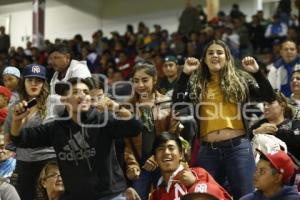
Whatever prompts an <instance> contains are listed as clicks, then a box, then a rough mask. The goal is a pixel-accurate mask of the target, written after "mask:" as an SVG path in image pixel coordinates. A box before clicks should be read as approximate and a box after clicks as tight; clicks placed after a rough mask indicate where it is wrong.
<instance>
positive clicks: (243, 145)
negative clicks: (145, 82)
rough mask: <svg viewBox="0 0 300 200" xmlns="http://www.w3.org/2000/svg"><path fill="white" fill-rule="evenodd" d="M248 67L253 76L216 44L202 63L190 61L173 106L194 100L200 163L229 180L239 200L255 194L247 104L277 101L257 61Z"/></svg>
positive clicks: (207, 50) (221, 180)
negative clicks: (253, 192) (259, 101)
mask: <svg viewBox="0 0 300 200" xmlns="http://www.w3.org/2000/svg"><path fill="white" fill-rule="evenodd" d="M242 65H243V67H244V70H245V71H247V72H248V73H247V72H245V71H242V70H239V69H237V68H236V67H235V64H234V60H233V59H232V56H231V53H230V50H229V48H228V47H227V45H226V44H225V43H224V42H223V41H220V40H213V41H211V42H210V43H209V44H208V45H207V47H206V48H205V49H204V54H203V57H202V59H201V61H199V60H198V59H196V58H188V59H187V60H186V61H185V64H184V68H183V73H182V74H181V76H180V78H179V81H178V85H177V86H176V88H175V90H174V94H173V103H179V102H180V103H182V102H184V101H188V102H192V103H193V104H194V105H195V114H196V117H197V120H198V123H199V126H200V140H201V147H200V151H199V154H198V161H197V164H198V165H199V166H201V167H203V168H205V169H206V170H207V171H209V173H211V175H212V176H213V177H214V178H215V179H216V180H217V181H218V182H219V183H220V184H224V183H225V182H227V181H228V184H229V191H231V193H232V195H233V197H234V198H235V199H239V198H240V197H241V196H243V195H244V194H247V193H249V192H252V191H253V189H254V188H253V184H252V176H253V173H254V171H255V163H254V159H253V155H252V150H251V146H250V143H249V140H248V137H247V135H246V132H247V131H246V130H247V128H248V127H247V122H246V115H245V113H246V110H245V109H244V108H245V103H247V102H248V101H249V100H250V98H251V99H252V98H256V99H259V100H263V101H267V102H272V101H273V100H274V99H275V95H274V92H273V90H272V87H271V85H270V83H269V82H268V81H267V79H266V78H265V77H264V76H263V74H262V73H261V72H260V71H259V67H258V65H257V63H256V61H255V59H254V58H252V57H245V58H244V59H243V60H242ZM249 73H250V74H251V75H252V76H251V75H250V74H249ZM175 108H176V107H175Z"/></svg>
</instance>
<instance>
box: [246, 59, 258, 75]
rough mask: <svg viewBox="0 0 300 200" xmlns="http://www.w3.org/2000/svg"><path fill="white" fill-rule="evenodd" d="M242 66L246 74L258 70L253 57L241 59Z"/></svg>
mask: <svg viewBox="0 0 300 200" xmlns="http://www.w3.org/2000/svg"><path fill="white" fill-rule="evenodd" d="M242 65H243V67H244V69H245V70H246V71H247V72H250V73H255V72H257V71H258V70H259V66H258V64H257V62H256V60H255V59H254V58H253V57H250V56H247V57H245V58H243V60H242Z"/></svg>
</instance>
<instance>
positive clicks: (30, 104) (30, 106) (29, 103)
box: [26, 98, 37, 109]
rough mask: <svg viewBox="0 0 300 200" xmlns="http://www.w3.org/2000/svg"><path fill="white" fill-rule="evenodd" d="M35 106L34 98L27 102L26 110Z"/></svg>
mask: <svg viewBox="0 0 300 200" xmlns="http://www.w3.org/2000/svg"><path fill="white" fill-rule="evenodd" d="M36 104H37V100H36V98H33V99H31V100H30V101H28V102H27V106H26V109H29V108H32V107H33V106H35V105H36Z"/></svg>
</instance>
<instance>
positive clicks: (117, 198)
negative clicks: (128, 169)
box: [98, 193, 126, 200]
mask: <svg viewBox="0 0 300 200" xmlns="http://www.w3.org/2000/svg"><path fill="white" fill-rule="evenodd" d="M98 200H126V197H125V195H124V193H120V194H116V195H109V196H105V197H101V198H100V199H98Z"/></svg>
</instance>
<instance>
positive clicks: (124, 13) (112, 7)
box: [0, 0, 258, 46]
mask: <svg viewBox="0 0 300 200" xmlns="http://www.w3.org/2000/svg"><path fill="white" fill-rule="evenodd" d="M257 1H258V0H254V1H248V0H240V1H239V4H240V8H241V10H242V11H243V12H244V13H246V14H247V15H249V16H251V15H252V14H254V13H255V12H256V2H257ZM183 2H184V0H103V1H100V0H87V1H82V0H47V1H46V13H45V20H46V22H45V38H47V39H50V40H51V41H54V39H55V38H66V39H69V38H72V37H73V36H74V35H75V34H76V33H81V34H82V36H83V38H84V39H85V40H90V39H91V34H92V33H93V32H94V31H95V30H98V29H102V30H103V31H104V33H105V34H106V35H109V33H110V32H111V31H115V30H117V31H119V32H120V33H124V31H125V28H126V24H133V25H135V27H136V25H137V23H138V22H139V21H144V22H145V23H146V25H148V26H149V27H150V28H151V29H150V30H153V27H152V25H153V24H156V23H158V24H161V25H162V27H164V28H167V29H168V30H169V31H171V32H172V31H175V30H176V29H177V26H178V18H179V16H180V14H181V11H182V9H183V7H184V3H183ZM205 2H206V0H193V4H197V3H201V4H202V5H204V6H205ZM235 2H236V1H235V0H226V1H224V0H220V8H221V9H222V10H224V11H225V12H226V13H229V11H230V9H231V5H232V4H233V3H235ZM31 9H32V3H31V1H27V2H24V3H16V4H10V5H5V6H1V7H0V13H1V14H0V24H1V25H3V24H6V27H8V28H9V32H10V35H11V43H12V45H13V46H25V44H26V40H25V39H26V38H29V39H31V32H32V11H31ZM8 21H9V22H10V23H8Z"/></svg>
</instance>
